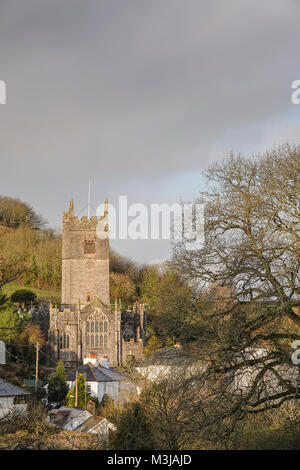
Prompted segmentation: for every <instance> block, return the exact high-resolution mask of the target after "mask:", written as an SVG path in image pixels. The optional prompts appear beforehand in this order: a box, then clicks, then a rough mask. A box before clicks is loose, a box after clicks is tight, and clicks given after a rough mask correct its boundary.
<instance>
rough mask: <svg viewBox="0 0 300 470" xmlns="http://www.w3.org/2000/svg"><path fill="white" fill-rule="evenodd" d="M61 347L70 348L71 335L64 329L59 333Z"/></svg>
mask: <svg viewBox="0 0 300 470" xmlns="http://www.w3.org/2000/svg"><path fill="white" fill-rule="evenodd" d="M59 348H60V349H69V348H70V335H69V333H68V332H66V331H63V332H62V333H60V335H59Z"/></svg>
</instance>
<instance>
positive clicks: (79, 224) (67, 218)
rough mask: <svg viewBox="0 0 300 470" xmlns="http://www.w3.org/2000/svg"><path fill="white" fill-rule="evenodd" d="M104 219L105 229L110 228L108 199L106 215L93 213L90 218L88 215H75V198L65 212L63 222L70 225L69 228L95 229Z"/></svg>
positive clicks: (105, 209)
mask: <svg viewBox="0 0 300 470" xmlns="http://www.w3.org/2000/svg"><path fill="white" fill-rule="evenodd" d="M101 221H103V222H104V223H106V224H105V225H104V230H108V228H107V222H108V201H107V200H106V201H105V208H104V215H102V216H101V217H97V216H96V215H93V216H92V217H90V218H88V217H87V216H86V215H84V216H82V217H81V218H79V217H78V216H76V215H74V204H73V200H72V201H71V202H70V206H69V210H68V211H65V212H64V213H63V224H68V225H69V230H76V231H77V230H87V231H89V230H93V231H95V230H96V228H97V226H98V223H99V222H101Z"/></svg>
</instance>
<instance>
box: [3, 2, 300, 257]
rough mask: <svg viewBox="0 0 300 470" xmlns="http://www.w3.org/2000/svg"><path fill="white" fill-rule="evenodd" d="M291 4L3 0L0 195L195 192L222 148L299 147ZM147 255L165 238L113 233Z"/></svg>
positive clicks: (45, 209)
mask: <svg viewBox="0 0 300 470" xmlns="http://www.w3.org/2000/svg"><path fill="white" fill-rule="evenodd" d="M299 22H300V2H299V1H298V0H276V1H274V0H226V1H224V0H185V1H183V0H84V1H82V0H26V1H24V0H0V80H4V81H5V82H6V86H7V104H6V105H0V158H1V170H0V194H2V195H8V196H13V197H19V198H21V199H22V200H25V201H28V202H29V203H30V204H32V205H33V206H34V208H35V209H36V210H37V211H38V212H41V213H42V214H43V215H44V216H45V217H46V218H47V220H48V221H49V224H50V225H51V226H59V225H60V224H61V216H62V212H63V210H65V209H66V208H67V206H68V202H69V200H70V199H71V198H72V197H73V198H74V204H75V212H77V213H81V215H85V214H86V209H85V208H86V203H87V192H88V178H89V176H91V180H92V203H93V206H94V207H97V205H98V204H100V203H101V202H102V201H103V200H104V199H105V198H106V197H108V199H109V201H110V202H113V203H116V201H117V198H118V196H119V195H124V194H125V195H128V201H129V204H130V203H132V202H143V203H146V204H150V203H151V202H177V201H179V200H180V199H184V200H190V199H191V198H193V197H194V196H197V193H198V191H199V190H201V188H202V187H203V184H204V183H203V179H202V177H201V171H202V170H203V169H204V168H205V167H207V165H208V164H209V163H211V162H213V161H215V160H219V159H222V158H224V157H225V156H226V155H227V154H228V152H229V151H231V150H233V151H234V152H244V153H246V154H251V153H253V152H258V151H263V150H264V149H267V148H269V147H272V146H274V145H275V144H280V143H283V142H285V141H287V140H288V141H290V142H292V143H293V142H294V143H296V142H299V140H300V133H299V118H300V105H299V106H297V105H293V104H292V103H291V94H292V90H291V83H292V81H293V80H296V79H300V60H299V57H300V54H299V44H300V28H299ZM112 246H114V247H116V248H117V249H118V250H119V251H120V252H121V253H122V254H124V255H129V256H131V257H132V258H134V259H136V260H138V261H141V262H144V261H151V260H155V259H163V258H166V257H168V256H170V249H169V244H168V242H162V241H152V242H151V241H138V242H136V241H135V242H133V241H128V242H127V241H122V242H113V243H112Z"/></svg>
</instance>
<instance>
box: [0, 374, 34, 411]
mask: <svg viewBox="0 0 300 470" xmlns="http://www.w3.org/2000/svg"><path fill="white" fill-rule="evenodd" d="M29 395H30V393H29V392H25V390H23V389H22V388H20V387H17V386H16V385H13V384H11V383H9V382H6V381H5V380H3V379H0V418H3V417H4V416H7V415H8V414H10V413H24V412H25V411H26V409H27V400H28V396H29Z"/></svg>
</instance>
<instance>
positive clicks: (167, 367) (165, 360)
mask: <svg viewBox="0 0 300 470" xmlns="http://www.w3.org/2000/svg"><path fill="white" fill-rule="evenodd" d="M186 361H187V356H186V353H185V352H184V350H183V348H182V347H181V345H180V344H179V343H176V345H175V347H166V348H163V349H160V350H158V351H156V352H155V353H153V354H150V355H149V356H146V357H145V358H144V360H143V361H141V362H140V364H139V366H137V367H136V370H137V372H138V373H139V374H140V375H141V376H142V377H144V378H145V379H147V380H149V381H150V382H157V381H159V380H161V379H164V378H167V377H171V376H173V375H174V372H177V370H178V369H181V368H182V367H185V363H186Z"/></svg>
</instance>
